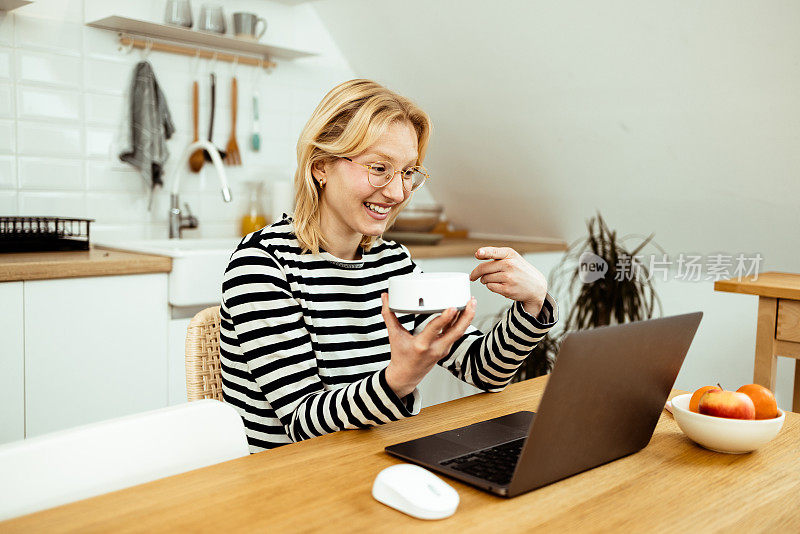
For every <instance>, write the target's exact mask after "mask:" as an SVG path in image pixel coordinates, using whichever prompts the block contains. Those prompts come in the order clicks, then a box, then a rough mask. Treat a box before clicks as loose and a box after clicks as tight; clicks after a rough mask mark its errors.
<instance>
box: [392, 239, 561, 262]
mask: <svg viewBox="0 0 800 534" xmlns="http://www.w3.org/2000/svg"><path fill="white" fill-rule="evenodd" d="M487 246H488V247H511V248H513V249H514V250H516V251H517V252H519V253H520V254H526V253H528V252H560V251H564V250H567V244H566V243H565V242H563V241H556V240H552V239H542V240H535V239H532V240H527V241H509V240H505V239H492V238H477V237H460V238H456V237H445V238H444V239H442V240H441V241H439V243H438V244H436V245H406V247H408V251H409V252H410V253H411V257H412V258H413V259H417V258H452V257H458V256H470V257H472V256H474V255H475V251H476V250H478V249H479V248H481V247H487Z"/></svg>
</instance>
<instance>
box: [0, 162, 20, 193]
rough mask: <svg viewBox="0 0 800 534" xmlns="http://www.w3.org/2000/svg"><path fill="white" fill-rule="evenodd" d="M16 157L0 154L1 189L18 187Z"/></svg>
mask: <svg viewBox="0 0 800 534" xmlns="http://www.w3.org/2000/svg"><path fill="white" fill-rule="evenodd" d="M15 167H16V158H14V156H0V189H16V188H17V172H16V169H15Z"/></svg>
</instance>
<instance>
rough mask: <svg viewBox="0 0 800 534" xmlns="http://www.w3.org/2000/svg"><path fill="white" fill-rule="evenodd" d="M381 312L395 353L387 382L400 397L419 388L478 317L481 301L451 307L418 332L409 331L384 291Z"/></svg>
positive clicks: (389, 367) (387, 371) (471, 301)
mask: <svg viewBox="0 0 800 534" xmlns="http://www.w3.org/2000/svg"><path fill="white" fill-rule="evenodd" d="M381 302H382V304H383V306H382V309H381V315H383V320H384V322H386V328H387V329H388V330H389V345H390V346H391V350H392V356H391V361H390V362H389V366H388V367H387V368H386V381H387V382H388V383H389V387H390V388H392V391H394V392H395V393H396V394H397V396H398V397H399V398H401V399H402V398H403V397H405V396H406V395H408V394H409V393H411V392H412V391H414V388H416V387H417V384H419V383H420V382H421V381H422V379H423V378H425V375H427V374H428V372H429V371H430V370H431V369H432V368H433V366H434V365H436V362H438V361H439V360H441V359H442V358H444V357H445V356H447V355H448V354H449V353H450V347H452V346H453V343H455V342H456V340H458V339H459V338H460V337H461V336H463V335H464V332H466V330H467V327H468V326H469V324H470V323H471V322H472V319H473V318H474V317H475V307H476V305H477V301H476V300H475V297H473V298H471V299H470V301H469V302H468V303H467V306H466V307H465V308H464V310H463V311H462V312H458V311H457V310H456V309H455V308H448V309H446V310H445V311H444V312H442V314H441V315H439V317H437V318H435V319H434V320H432V321H431V322H430V323H428V324H427V325H426V326H425V329H424V330H423V331H422V332H420V333H419V334H417V335H413V334H412V333H410V332H409V331H408V330H406V329H405V328H404V327H403V325H401V324H400V321H398V320H397V316H395V314H394V312H393V311H392V310H390V309H389V295H388V294H387V293H382V294H381Z"/></svg>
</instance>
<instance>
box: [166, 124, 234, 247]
mask: <svg viewBox="0 0 800 534" xmlns="http://www.w3.org/2000/svg"><path fill="white" fill-rule="evenodd" d="M198 148H202V149H205V150H206V151H207V152H208V153H209V155H210V156H211V163H212V164H213V165H214V168H215V169H217V176H218V177H219V182H220V184H221V185H222V200H224V201H225V202H230V201H231V190H230V188H229V187H228V179H227V178H226V177H225V168H224V167H223V166H222V158H220V157H219V151H218V150H217V147H215V146H214V145H212V144H211V143H210V142H209V141H206V140H204V139H201V140H199V141H195V142H193V143H191V144H190V145H189V146H187V147H186V149H185V150H184V151H183V154H181V157H180V159H179V160H178V162H179V163H180V162H182V161H185V160H187V158H188V156H189V154H191V153H192V152H194V151H195V150H197V149H198ZM181 168H182V165H180V164H178V165H176V166H175V169H174V170H173V171H172V177H171V180H172V192H171V193H170V195H169V238H170V239H180V238H181V237H182V235H183V230H184V228H197V225H198V222H197V218H196V217H195V216H194V215H192V212H191V211H190V210H189V204H186V203H184V205H183V206H184V210H183V211H186V214H185V215H184V213H183V211H182V210H181V208H180V198H179V196H178V190H179V188H180V183H181V173H180V170H181Z"/></svg>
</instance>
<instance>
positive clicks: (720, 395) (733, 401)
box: [699, 390, 756, 419]
mask: <svg viewBox="0 0 800 534" xmlns="http://www.w3.org/2000/svg"><path fill="white" fill-rule="evenodd" d="M699 410H700V413H701V414H704V415H713V416H714V417H727V418H728V419H755V418H756V406H755V404H753V401H752V399H751V398H750V397H748V396H747V395H745V394H744V393H739V392H738V391H714V390H711V391H707V392H706V393H705V394H704V395H703V396H702V397H700V405H699Z"/></svg>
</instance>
